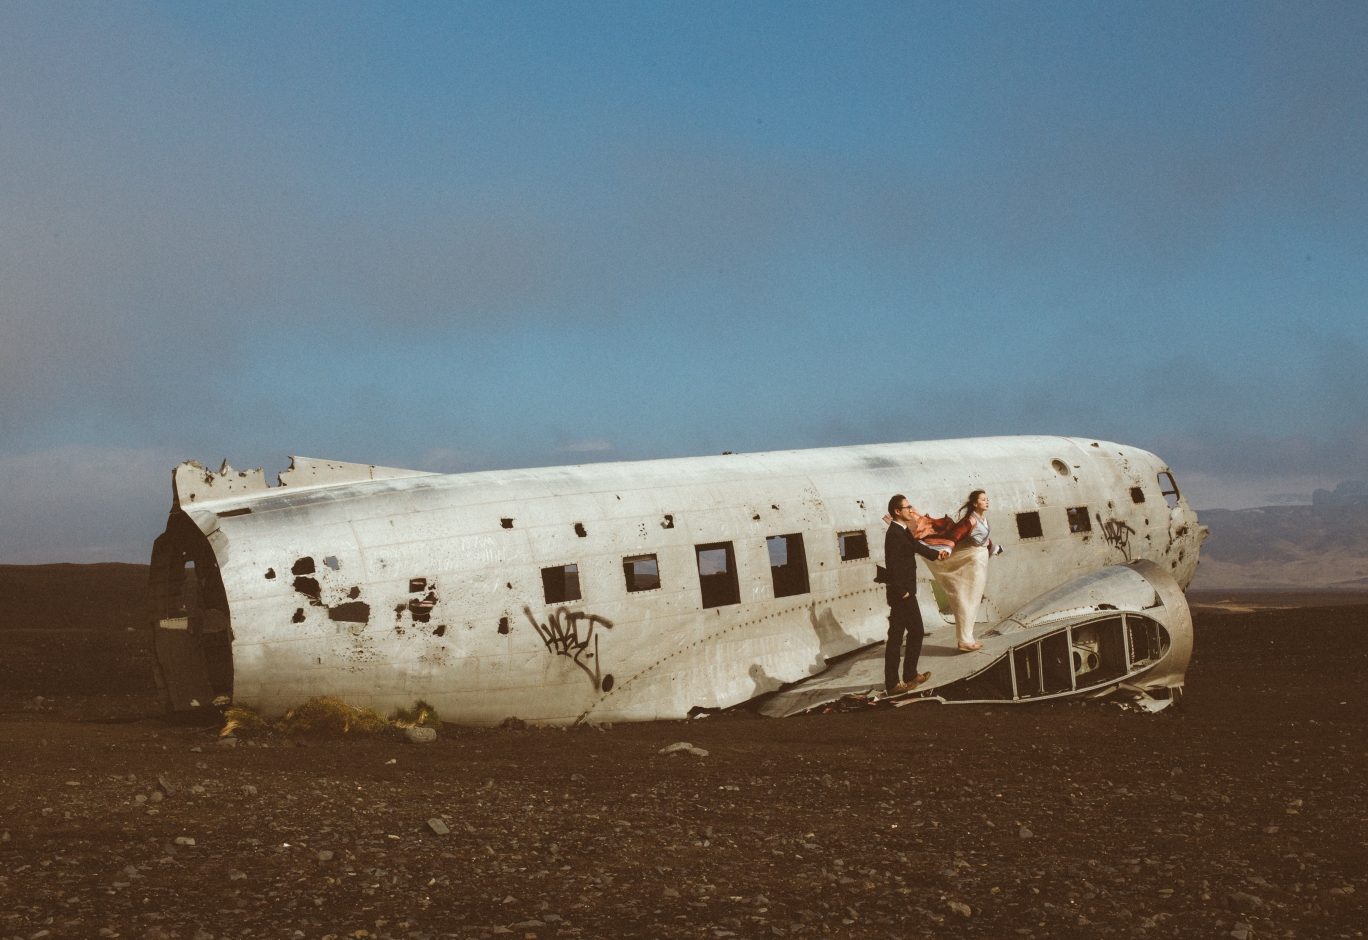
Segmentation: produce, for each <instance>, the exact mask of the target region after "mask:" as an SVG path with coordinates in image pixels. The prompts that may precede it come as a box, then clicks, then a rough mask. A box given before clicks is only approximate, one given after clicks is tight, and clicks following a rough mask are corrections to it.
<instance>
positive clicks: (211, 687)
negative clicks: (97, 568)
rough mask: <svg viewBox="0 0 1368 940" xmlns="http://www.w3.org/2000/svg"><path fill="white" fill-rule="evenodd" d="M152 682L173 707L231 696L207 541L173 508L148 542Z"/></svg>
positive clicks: (217, 580)
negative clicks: (153, 657) (161, 529)
mask: <svg viewBox="0 0 1368 940" xmlns="http://www.w3.org/2000/svg"><path fill="white" fill-rule="evenodd" d="M148 611H149V614H150V617H151V621H152V623H151V626H152V638H153V650H154V652H155V654H156V668H157V684H158V686H159V687H160V688H161V689H162V692H163V697H164V699H165V701H166V703H167V705H168V706H169V708H170V710H173V711H184V710H186V709H191V708H197V707H200V706H207V705H211V704H213V702H214V700H215V699H216V698H219V697H220V696H223V697H227V698H231V697H232V694H233V631H232V625H231V620H230V616H229V610H228V599H227V595H226V594H225V592H224V590H223V580H222V578H221V577H220V575H219V570H218V563H217V561H216V560H215V558H214V553H213V550H212V549H211V548H210V547H209V541H208V539H206V538H205V537H204V535H203V534H202V533H201V532H200V530H199V528H198V527H196V526H195V524H194V523H193V522H191V521H190V519H189V518H188V517H187V516H185V515H184V514H183V513H180V512H173V513H172V514H171V518H170V519H169V520H168V522H167V527H166V532H164V533H163V534H162V535H161V536H159V537H158V538H157V540H156V542H155V543H154V544H153V546H152V564H151V570H150V572H149V576H148Z"/></svg>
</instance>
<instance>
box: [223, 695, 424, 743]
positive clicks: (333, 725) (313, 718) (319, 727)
mask: <svg viewBox="0 0 1368 940" xmlns="http://www.w3.org/2000/svg"><path fill="white" fill-rule="evenodd" d="M223 717H224V719H225V723H224V726H223V730H222V731H220V732H219V737H227V736H228V735H230V734H233V733H235V732H237V733H241V732H246V733H248V734H251V733H263V732H271V731H274V732H277V733H279V734H294V735H318V736H332V735H344V734H377V733H379V732H381V731H385V730H387V729H390V728H413V727H415V726H419V725H421V726H423V727H425V728H432V729H433V730H434V731H435V730H438V729H440V728H441V727H442V721H441V719H440V718H438V717H437V710H436V709H435V708H433V707H432V706H431V705H429V704H428V703H427V702H424V701H422V700H419V701H417V702H414V703H413V707H412V708H399V709H396V710H395V712H394V717H393V718H391V719H389V720H388V721H387V720H385V718H384V717H382V716H381V715H380V713H379V712H377V711H375V710H374V709H372V708H358V707H356V706H355V705H348V704H347V703H346V702H344V701H342V700H341V699H337V698H331V697H324V698H311V699H309V700H308V701H307V702H305V703H304V704H303V705H300V706H299V707H297V708H292V709H290V710H289V711H288V712H286V713H285V717H283V718H281V719H280V720H279V721H275V722H267V721H266V720H265V719H264V718H262V717H261V716H260V715H258V714H257V713H256V712H254V711H252V709H250V708H248V707H246V706H245V705H234V706H233V707H232V708H229V709H228V710H227V711H225V712H224V713H223Z"/></svg>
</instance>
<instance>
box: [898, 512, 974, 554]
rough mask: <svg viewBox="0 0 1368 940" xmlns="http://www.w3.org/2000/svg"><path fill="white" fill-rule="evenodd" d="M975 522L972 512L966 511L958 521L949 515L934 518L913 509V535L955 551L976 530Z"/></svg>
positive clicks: (915, 537)
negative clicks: (961, 541) (957, 545)
mask: <svg viewBox="0 0 1368 940" xmlns="http://www.w3.org/2000/svg"><path fill="white" fill-rule="evenodd" d="M975 524H976V520H975V518H974V514H973V513H972V512H971V513H966V514H965V516H964V518H963V519H961V520H960V521H958V522H956V521H955V520H954V519H951V518H950V517H949V516H941V517H940V518H934V517H932V516H923V515H922V514H921V513H919V512H917V510H915V509H913V510H912V526H911V531H912V537H913V538H914V539H920V540H921V541H923V542H925V543H926V544H927V545H930V546H931V547H933V548H943V549H945V550H946V551H954V548H955V545H956V544H958V543H959V541H960V540H961V539H963V538H965V537H967V536H968V535H969V533H970V532H973V531H974V526H975Z"/></svg>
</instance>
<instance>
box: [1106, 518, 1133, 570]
mask: <svg viewBox="0 0 1368 940" xmlns="http://www.w3.org/2000/svg"><path fill="white" fill-rule="evenodd" d="M1097 523H1098V525H1100V526H1101V527H1102V537H1103V538H1104V539H1106V540H1107V544H1108V545H1110V546H1111V547H1112V548H1116V549H1120V551H1121V554H1122V555H1124V556H1125V557H1126V561H1128V562H1129V561H1130V560H1131V553H1130V537H1131V536H1132V535H1134V534H1135V530H1134V529H1132V528H1131V527H1130V525H1129V524H1127V523H1126V522H1123V521H1122V520H1120V519H1112V520H1111V521H1110V522H1103V521H1102V514H1101V513H1100V512H1099V513H1098V514H1097Z"/></svg>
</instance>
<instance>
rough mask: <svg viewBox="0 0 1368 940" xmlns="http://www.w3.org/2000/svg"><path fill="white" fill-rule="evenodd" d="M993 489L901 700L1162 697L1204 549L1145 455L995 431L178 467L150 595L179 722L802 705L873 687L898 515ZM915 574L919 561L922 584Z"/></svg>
mask: <svg viewBox="0 0 1368 940" xmlns="http://www.w3.org/2000/svg"><path fill="white" fill-rule="evenodd" d="M974 488H981V489H985V490H987V491H988V492H989V494H990V495H991V497H992V501H993V509H992V511H991V512H990V513H989V518H990V521H991V522H992V524H993V535H994V538H995V540H996V541H998V542H999V543H1000V544H1002V545H1003V546H1004V548H1005V554H1003V555H1001V556H998V557H997V558H995V559H993V561H992V563H991V564H990V566H989V578H988V584H987V588H986V591H985V594H984V599H983V603H982V604H981V606H980V608H979V618H978V619H979V624H978V630H977V632H978V635H979V637H980V639H981V640H982V642H983V648H982V649H980V650H978V651H976V652H972V653H962V652H960V651H958V650H957V649H956V645H955V639H954V630H955V627H954V625H953V622H952V615H951V613H950V611H949V607H948V606H947V605H946V604H945V603H944V595H943V594H942V593H940V592H939V591H938V589H937V587H936V585H935V584H934V582H932V579H931V574H930V572H929V571H928V570H927V569H925V568H924V567H921V568H919V573H920V578H921V579H922V580H923V581H926V582H928V583H920V582H919V588H918V599H919V601H920V603H921V605H922V613H923V619H924V621H925V623H926V625H927V629H928V630H929V631H930V636H929V638H928V639H927V641H926V644H925V646H924V648H923V653H922V660H921V662H922V669H929V670H930V671H931V679H930V680H929V681H928V682H927V683H925V684H924V685H923V686H922V687H920V688H919V689H918V690H917V693H916V694H917V696H918V697H922V698H933V699H936V700H939V701H942V702H947V703H953V702H1002V703H1016V702H1025V701H1035V700H1041V699H1048V698H1053V697H1063V696H1097V695H1106V694H1112V693H1116V692H1124V693H1128V694H1131V695H1134V696H1137V697H1142V698H1145V699H1147V700H1149V701H1150V702H1152V703H1153V702H1155V701H1158V702H1166V701H1171V700H1172V699H1173V698H1175V697H1176V696H1177V695H1178V694H1179V693H1180V692H1181V689H1182V686H1183V680H1184V674H1185V672H1186V668H1187V663H1188V659H1189V656H1190V653H1191V648H1192V620H1191V616H1190V614H1189V611H1188V607H1187V603H1186V600H1185V598H1184V595H1183V590H1184V589H1185V588H1186V587H1187V585H1188V583H1189V582H1190V581H1191V580H1192V576H1193V574H1194V573H1195V570H1196V567H1197V560H1198V553H1199V549H1200V546H1201V543H1202V540H1203V539H1204V538H1205V536H1206V529H1205V528H1204V527H1202V526H1201V525H1199V524H1198V521H1197V516H1196V514H1195V513H1194V512H1193V511H1192V509H1191V508H1190V507H1189V506H1188V504H1187V502H1186V500H1185V499H1184V498H1183V497H1182V495H1181V494H1180V493H1179V491H1178V487H1177V484H1176V483H1175V481H1174V478H1173V475H1172V473H1171V472H1170V470H1169V468H1168V467H1167V466H1166V465H1165V464H1164V463H1163V461H1161V460H1160V459H1159V458H1158V457H1156V456H1155V455H1153V454H1150V453H1147V452H1145V451H1143V450H1139V449H1137V448H1134V447H1127V446H1124V445H1119V444H1112V443H1108V442H1103V441H1090V440H1085V439H1075V438H1062V437H1001V438H979V439H968V440H955V441H931V442H914V443H902V444H880V445H869V446H856V447H836V448H825V449H818V450H799V451H781V452H772V453H761V454H726V455H722V456H718V457H689V458H679V459H669V460H651V461H641V462H632V463H603V464H591V465H584V466H571V467H547V468H538V469H528V470H509V471H489V472H480V473H462V474H433V473H422V472H417V471H411V470H401V469H394V468H387V467H377V466H368V465H363V464H350V463H339V462H335V461H323V460H312V459H307V458H299V457H296V458H292V463H291V466H290V469H288V470H286V471H284V472H282V473H280V474H279V477H278V481H277V485H275V486H272V485H270V484H269V483H268V482H267V480H266V478H265V474H264V473H263V472H262V471H261V470H253V471H236V470H233V469H231V468H230V467H228V466H227V464H226V462H225V464H224V466H223V467H222V468H220V469H219V470H217V471H213V470H207V469H205V468H204V467H202V466H201V465H199V464H198V463H196V462H193V461H190V462H186V463H183V464H181V465H180V466H178V467H176V468H175V470H174V471H173V496H174V502H173V507H172V509H171V513H170V516H169V518H168V520H167V526H166V531H165V532H164V533H163V534H162V535H161V536H159V537H158V538H157V540H156V542H155V543H154V545H153V549H152V561H151V576H150V582H149V601H150V605H149V606H150V609H151V620H152V623H151V626H152V629H153V633H154V639H155V651H156V668H157V680H158V684H159V686H160V687H161V689H162V690H163V694H164V698H165V701H166V704H167V706H168V708H170V709H173V710H186V709H191V708H195V707H198V706H201V705H209V704H211V703H214V702H217V703H219V704H222V703H224V702H226V701H231V702H234V703H238V704H243V705H247V706H249V707H252V708H254V709H257V710H258V711H260V712H261V713H263V714H264V715H267V716H274V715H279V714H281V713H283V712H285V711H286V710H287V709H289V708H292V707H294V706H296V705H298V704H300V703H302V702H303V701H305V700H307V699H309V698H311V697H315V696H323V695H329V696H335V697H337V698H340V699H343V700H344V701H347V702H349V703H351V704H354V705H358V706H361V705H365V706H370V707H372V708H375V709H377V710H380V711H382V712H388V711H390V710H392V709H394V708H397V707H407V706H409V705H411V704H412V703H413V702H414V701H416V700H418V699H422V700H425V701H427V702H428V703H430V704H431V705H433V706H434V707H435V708H436V709H437V710H438V712H439V713H440V714H441V716H442V718H443V719H444V720H448V721H454V722H458V723H465V724H486V725H488V724H497V723H499V722H502V721H503V720H504V719H506V718H508V717H510V716H517V717H520V718H522V719H525V720H529V721H537V722H545V723H549V724H569V723H576V722H602V721H648V720H653V719H677V718H683V717H686V716H687V715H689V714H690V713H691V712H694V713H696V712H697V711H698V710H699V709H719V708H727V707H730V706H733V705H737V704H740V703H743V702H748V701H751V700H754V699H762V700H761V701H759V702H757V703H756V706H755V707H758V708H759V710H760V711H761V712H763V713H764V714H767V715H772V716H783V715H790V714H795V713H798V712H802V711H804V710H806V709H808V708H811V707H813V706H815V705H820V704H822V703H825V702H830V701H833V700H835V699H837V698H840V697H841V696H843V695H846V694H849V693H851V692H865V693H867V692H870V691H872V690H879V689H880V688H881V686H882V655H883V651H882V645H883V640H884V638H885V634H886V632H887V614H888V609H887V607H886V605H885V602H884V596H883V588H882V586H881V585H879V584H876V583H875V582H874V577H875V567H876V565H877V564H879V563H881V562H882V560H883V559H882V546H883V534H884V525H883V522H882V521H881V517H882V515H883V513H884V509H885V506H886V504H887V500H888V498H889V496H890V495H892V494H893V493H906V494H907V495H908V497H909V499H910V500H911V501H912V503H913V504H914V505H915V506H917V507H918V508H919V509H921V510H923V511H925V512H930V513H933V514H943V513H947V512H950V511H951V510H952V509H953V507H956V506H958V505H960V503H961V502H962V501H963V500H964V497H965V494H966V493H968V492H969V490H970V489H974ZM918 564H919V565H922V564H923V563H922V562H918Z"/></svg>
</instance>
